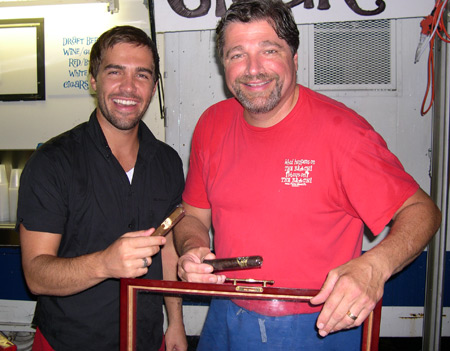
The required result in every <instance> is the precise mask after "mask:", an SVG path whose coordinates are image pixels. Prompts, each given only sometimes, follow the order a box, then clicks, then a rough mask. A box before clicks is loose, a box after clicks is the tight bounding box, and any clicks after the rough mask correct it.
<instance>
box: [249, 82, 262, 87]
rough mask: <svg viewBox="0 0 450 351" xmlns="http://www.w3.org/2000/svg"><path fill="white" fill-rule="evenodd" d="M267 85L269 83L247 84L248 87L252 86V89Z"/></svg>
mask: <svg viewBox="0 0 450 351" xmlns="http://www.w3.org/2000/svg"><path fill="white" fill-rule="evenodd" d="M265 84H267V82H262V83H247V85H249V86H251V87H260V86H262V85H265Z"/></svg>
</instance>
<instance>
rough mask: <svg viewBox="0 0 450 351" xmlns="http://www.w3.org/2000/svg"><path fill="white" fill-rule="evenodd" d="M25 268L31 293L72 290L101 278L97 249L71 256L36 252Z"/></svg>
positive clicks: (54, 292) (92, 283)
mask: <svg viewBox="0 0 450 351" xmlns="http://www.w3.org/2000/svg"><path fill="white" fill-rule="evenodd" d="M30 263H31V264H29V265H28V267H27V269H26V271H25V277H26V280H27V284H28V286H29V287H30V290H31V291H32V293H33V294H36V295H57V296H66V295H72V294H76V293H78V292H80V291H83V290H86V289H88V288H90V287H92V286H94V285H97V284H98V283H100V282H102V281H103V280H104V279H105V277H102V275H101V272H100V271H99V270H97V269H96V268H97V267H99V263H98V253H94V254H89V255H84V256H80V257H75V258H61V257H56V256H52V255H45V254H43V255H39V256H36V257H35V258H33V260H32V261H31V262H30Z"/></svg>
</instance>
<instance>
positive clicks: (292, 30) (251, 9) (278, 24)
mask: <svg viewBox="0 0 450 351" xmlns="http://www.w3.org/2000/svg"><path fill="white" fill-rule="evenodd" d="M261 20H266V21H268V22H269V23H270V24H271V25H272V27H273V29H274V30H275V33H277V35H278V37H279V38H280V39H283V40H285V41H286V43H287V44H288V45H289V47H290V48H291V52H292V55H295V53H296V52H297V50H298V46H299V43H300V40H299V32H298V28H297V25H296V24H295V20H294V16H293V15H292V11H291V9H290V7H289V6H288V5H286V4H285V3H284V2H283V1H281V0H238V1H236V2H233V3H232V4H231V5H230V7H229V9H228V10H227V11H226V13H225V15H223V17H222V18H221V20H220V21H219V23H218V24H217V27H216V35H217V37H216V44H217V50H218V52H219V57H220V59H221V60H223V47H224V45H225V29H226V28H227V26H228V24H230V23H233V22H244V23H249V22H252V21H261Z"/></svg>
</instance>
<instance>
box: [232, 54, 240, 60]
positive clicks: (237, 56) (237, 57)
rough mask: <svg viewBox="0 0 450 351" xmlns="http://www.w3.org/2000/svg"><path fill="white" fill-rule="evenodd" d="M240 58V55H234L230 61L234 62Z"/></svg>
mask: <svg viewBox="0 0 450 351" xmlns="http://www.w3.org/2000/svg"><path fill="white" fill-rule="evenodd" d="M241 57H242V54H234V55H232V56H231V57H230V60H236V59H239V58H241Z"/></svg>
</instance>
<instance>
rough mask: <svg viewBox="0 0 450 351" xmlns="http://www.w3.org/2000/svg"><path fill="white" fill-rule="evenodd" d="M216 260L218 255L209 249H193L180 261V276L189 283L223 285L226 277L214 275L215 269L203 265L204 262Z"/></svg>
mask: <svg viewBox="0 0 450 351" xmlns="http://www.w3.org/2000/svg"><path fill="white" fill-rule="evenodd" d="M215 258H216V255H214V254H213V253H212V252H211V250H210V249H209V248H207V247H198V248H195V249H191V250H189V251H187V252H186V253H185V254H184V255H183V256H181V257H180V259H179V260H178V276H179V277H180V278H181V279H182V280H183V281H187V282H196V283H218V284H222V283H223V282H224V281H225V278H226V277H225V276H224V275H220V274H218V275H216V274H212V272H213V267H212V266H211V265H209V264H206V263H202V262H203V260H209V259H215Z"/></svg>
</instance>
